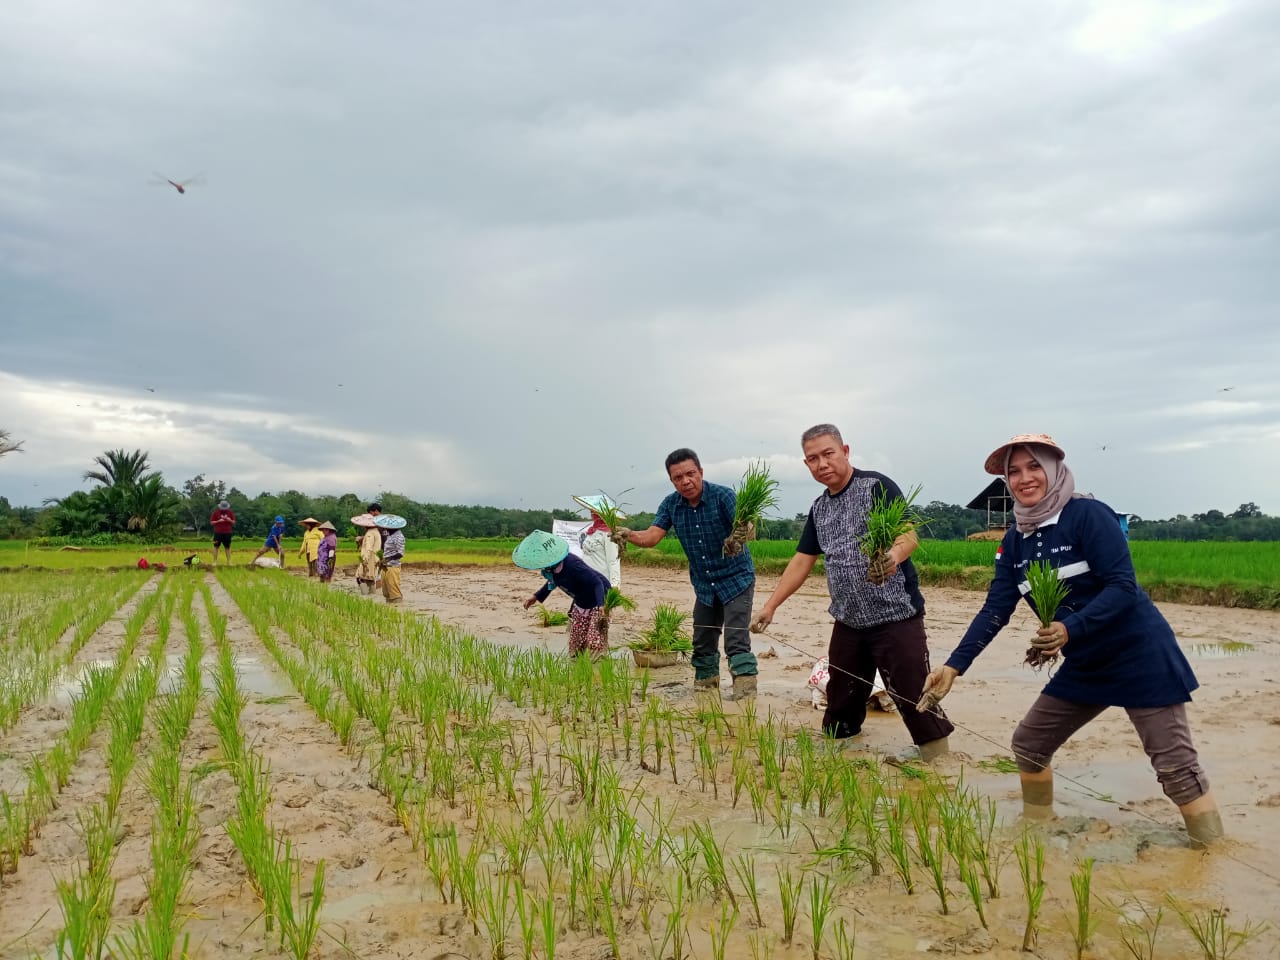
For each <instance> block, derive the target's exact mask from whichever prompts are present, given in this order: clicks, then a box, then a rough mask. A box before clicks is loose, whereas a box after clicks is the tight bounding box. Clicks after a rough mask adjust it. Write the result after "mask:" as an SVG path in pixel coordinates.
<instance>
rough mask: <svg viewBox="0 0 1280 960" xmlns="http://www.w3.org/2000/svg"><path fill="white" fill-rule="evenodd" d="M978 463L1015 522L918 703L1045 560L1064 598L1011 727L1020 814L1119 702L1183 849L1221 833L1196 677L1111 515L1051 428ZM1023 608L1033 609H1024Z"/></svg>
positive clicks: (1003, 615)
mask: <svg viewBox="0 0 1280 960" xmlns="http://www.w3.org/2000/svg"><path fill="white" fill-rule="evenodd" d="M986 470H987V472H988V473H991V474H994V475H996V476H1003V477H1004V478H1005V481H1006V482H1007V483H1008V485H1009V490H1010V492H1011V493H1012V494H1013V499H1014V516H1015V518H1016V520H1017V525H1016V526H1015V527H1011V528H1010V529H1009V531H1008V533H1006V534H1005V537H1004V540H1003V542H1002V543H1001V544H1000V549H999V550H998V551H997V553H996V565H995V576H994V578H993V579H992V581H991V586H990V588H989V589H988V591H987V599H986V603H985V604H983V607H982V609H981V610H980V611H979V613H978V615H977V616H976V617H974V619H973V622H972V623H971V624H970V626H969V629H968V631H967V632H966V633H965V635H964V638H963V639H962V640H961V641H960V645H959V646H958V647H956V649H955V651H954V652H953V653H952V654H951V656H950V657H949V658H948V659H947V662H946V664H945V665H944V666H941V667H938V668H937V669H935V670H933V671H931V672H930V674H929V677H928V679H927V681H926V682H925V689H924V696H923V697H922V698H921V706H928V705H930V704H936V703H937V702H938V701H939V700H941V699H942V698H943V697H944V696H946V694H947V692H948V691H949V690H950V689H951V685H952V682H953V681H954V680H955V678H956V677H958V676H961V675H962V674H964V673H965V671H966V670H968V669H969V666H970V665H971V664H972V663H973V661H974V659H975V658H976V657H977V656H978V654H980V653H981V652H982V651H983V650H984V649H985V648H986V646H987V644H989V643H990V642H991V640H992V639H993V638H994V637H995V635H996V634H997V633H999V632H1000V630H1001V628H1003V627H1004V626H1005V625H1006V624H1007V623H1008V622H1009V617H1010V615H1011V614H1012V613H1013V611H1014V609H1015V608H1016V607H1017V605H1018V601H1019V599H1021V598H1022V597H1026V598H1027V601H1028V603H1031V598H1030V596H1028V594H1029V590H1030V588H1029V585H1028V583H1027V567H1028V566H1029V565H1030V564H1033V563H1045V562H1047V563H1048V564H1050V565H1051V566H1052V567H1054V568H1055V569H1056V571H1057V575H1058V579H1059V580H1060V581H1061V582H1062V583H1063V584H1064V585H1065V587H1066V596H1065V599H1063V601H1062V603H1061V606H1060V607H1059V608H1058V611H1057V613H1056V614H1055V616H1054V620H1053V622H1052V623H1050V624H1049V626H1048V627H1044V628H1042V629H1040V630H1039V631H1038V633H1037V634H1036V637H1035V639H1034V640H1033V641H1032V646H1033V648H1035V652H1036V653H1037V654H1038V657H1039V659H1042V660H1043V659H1044V658H1052V659H1055V660H1056V659H1057V658H1058V656H1059V655H1060V656H1061V666H1059V667H1058V668H1057V670H1056V672H1054V674H1053V676H1052V677H1051V678H1050V680H1049V683H1048V684H1047V685H1046V686H1045V688H1044V690H1043V692H1041V694H1040V696H1039V698H1038V699H1037V700H1036V701H1035V703H1033V704H1032V705H1031V709H1030V710H1029V711H1028V712H1027V715H1026V716H1025V717H1023V718H1022V722H1021V723H1019V724H1018V728H1017V730H1015V731H1014V734H1013V754H1014V759H1015V760H1016V762H1017V764H1018V771H1019V774H1020V776H1021V780H1022V800H1023V809H1024V812H1025V814H1026V815H1027V816H1028V817H1042V818H1043V817H1048V816H1052V814H1053V768H1052V766H1051V763H1052V760H1053V755H1054V753H1055V752H1057V750H1058V748H1059V747H1061V746H1062V745H1063V744H1064V743H1066V741H1067V740H1069V739H1070V738H1071V737H1072V736H1073V735H1074V734H1075V733H1076V731H1078V730H1080V728H1082V727H1083V726H1084V725H1085V724H1087V723H1089V721H1091V720H1093V719H1094V718H1095V717H1097V716H1098V715H1099V714H1100V713H1102V711H1104V710H1105V709H1106V708H1107V707H1110V706H1114V707H1122V708H1123V709H1124V710H1125V712H1126V713H1127V714H1128V715H1129V720H1130V722H1131V723H1132V724H1133V726H1134V728H1135V729H1136V730H1137V732H1138V737H1139V739H1140V740H1141V741H1142V747H1143V749H1144V750H1145V751H1146V754H1147V756H1148V757H1149V758H1150V759H1151V765H1152V766H1153V767H1154V768H1155V772H1156V777H1157V779H1158V780H1159V781H1160V786H1161V787H1162V788H1163V790H1164V792H1165V795H1166V796H1167V797H1168V798H1169V799H1170V800H1172V801H1173V802H1174V803H1175V804H1176V805H1177V807H1178V809H1179V811H1180V812H1181V813H1182V817H1183V820H1184V822H1185V823H1186V826H1187V833H1188V835H1189V837H1190V839H1191V845H1192V846H1193V847H1199V846H1204V845H1206V844H1208V843H1210V842H1212V841H1214V840H1217V839H1218V838H1220V837H1221V836H1222V833H1223V831H1222V818H1221V816H1220V815H1219V813H1218V806H1217V803H1216V802H1215V801H1214V799H1213V794H1212V793H1210V792H1209V781H1208V779H1207V778H1206V777H1205V773H1204V770H1203V769H1201V767H1200V761H1199V758H1198V756H1197V754H1196V748H1195V746H1194V744H1193V743H1192V740H1191V728H1190V725H1189V724H1188V722H1187V709H1186V704H1187V703H1188V702H1189V701H1190V700H1191V692H1192V691H1193V690H1195V689H1196V687H1197V686H1199V684H1198V683H1197V681H1196V678H1195V675H1194V674H1193V673H1192V672H1191V666H1190V664H1188V663H1187V659H1186V657H1184V656H1183V654H1182V651H1181V650H1180V649H1179V648H1178V643H1177V641H1176V640H1175V639H1174V635H1173V630H1172V629H1171V628H1170V626H1169V624H1168V622H1167V621H1166V620H1165V619H1164V617H1163V616H1162V615H1161V614H1160V611H1159V610H1157V609H1156V606H1155V604H1153V603H1152V602H1151V598H1150V597H1148V596H1147V594H1146V593H1145V592H1144V591H1143V590H1142V588H1141V587H1139V586H1138V582H1137V579H1136V578H1135V576H1134V572H1133V561H1132V560H1131V559H1130V556H1129V544H1128V541H1127V540H1126V539H1125V536H1124V533H1123V531H1122V530H1121V529H1120V524H1119V521H1118V520H1117V517H1116V514H1115V513H1114V512H1113V511H1112V510H1111V508H1110V507H1108V506H1106V505H1105V504H1104V503H1102V502H1100V501H1098V500H1094V499H1091V498H1086V497H1080V496H1077V495H1076V494H1075V480H1074V478H1073V477H1072V474H1071V470H1070V469H1069V468H1068V467H1067V464H1066V462H1065V454H1064V453H1063V450H1062V448H1061V447H1059V446H1058V444H1056V443H1055V442H1054V441H1053V438H1052V437H1049V436H1046V435H1044V434H1034V435H1030V434H1024V435H1022V436H1018V437H1014V438H1013V439H1012V440H1010V441H1009V442H1008V443H1006V444H1003V445H1002V446H1000V447H998V448H996V450H995V451H993V452H992V454H991V455H990V456H989V457H988V458H987V462H986ZM1033 609H1034V606H1033Z"/></svg>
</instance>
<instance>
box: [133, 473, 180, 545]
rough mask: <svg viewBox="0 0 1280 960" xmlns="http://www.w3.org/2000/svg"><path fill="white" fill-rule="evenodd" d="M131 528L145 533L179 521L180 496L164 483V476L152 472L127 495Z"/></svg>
mask: <svg viewBox="0 0 1280 960" xmlns="http://www.w3.org/2000/svg"><path fill="white" fill-rule="evenodd" d="M125 509H126V511H127V512H128V514H129V520H128V522H127V526H128V528H129V529H130V530H137V531H138V532H139V533H145V532H146V531H147V530H152V531H154V530H156V529H157V528H160V527H166V526H172V525H173V524H175V523H177V522H178V498H177V497H176V496H174V493H173V491H172V490H170V489H169V488H168V487H166V486H165V485H164V477H162V476H160V474H158V473H151V474H148V475H147V476H145V477H143V478H142V480H140V481H139V482H138V483H136V484H135V485H134V486H133V488H132V489H131V490H129V491H128V493H127V494H126V495H125Z"/></svg>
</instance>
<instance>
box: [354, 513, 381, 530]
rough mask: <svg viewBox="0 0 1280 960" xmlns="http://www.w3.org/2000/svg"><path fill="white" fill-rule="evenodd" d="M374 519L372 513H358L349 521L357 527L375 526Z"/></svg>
mask: <svg viewBox="0 0 1280 960" xmlns="http://www.w3.org/2000/svg"><path fill="white" fill-rule="evenodd" d="M375 519H376V518H375V517H374V515H373V514H372V513H359V514H356V515H355V516H354V517H352V518H351V522H352V523H353V524H355V525H356V526H357V527H376V526H377V524H376V523H375V522H374V520H375Z"/></svg>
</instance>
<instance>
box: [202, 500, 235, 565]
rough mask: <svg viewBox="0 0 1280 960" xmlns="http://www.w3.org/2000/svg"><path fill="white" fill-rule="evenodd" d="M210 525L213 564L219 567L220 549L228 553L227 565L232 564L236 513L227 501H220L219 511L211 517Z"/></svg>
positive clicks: (214, 512) (215, 511)
mask: <svg viewBox="0 0 1280 960" xmlns="http://www.w3.org/2000/svg"><path fill="white" fill-rule="evenodd" d="M209 525H210V526H212V527H213V564H214V566H217V565H218V548H219V547H224V548H226V551H227V564H228V565H230V563H231V530H232V528H233V527H235V525H236V515H235V511H234V510H232V509H231V504H229V503H227V501H225V500H220V501H218V509H216V510H214V511H213V513H211V514H210V515H209Z"/></svg>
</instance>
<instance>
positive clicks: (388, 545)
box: [369, 510, 404, 603]
mask: <svg viewBox="0 0 1280 960" xmlns="http://www.w3.org/2000/svg"><path fill="white" fill-rule="evenodd" d="M369 512H370V513H372V512H373V511H372V510H370V511H369ZM379 533H380V534H381V536H382V560H381V561H380V562H379V564H378V569H380V570H381V571H382V596H383V598H384V599H385V600H386V601H387V603H399V602H400V601H401V600H403V599H404V594H402V593H401V592H400V562H401V561H402V560H403V559H404V531H403V530H387V529H382V530H380V531H379Z"/></svg>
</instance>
